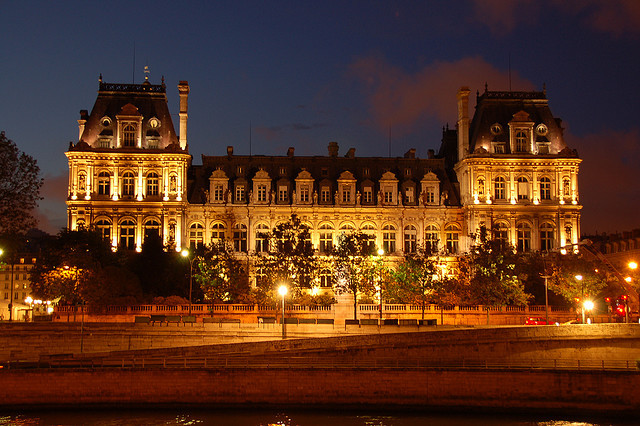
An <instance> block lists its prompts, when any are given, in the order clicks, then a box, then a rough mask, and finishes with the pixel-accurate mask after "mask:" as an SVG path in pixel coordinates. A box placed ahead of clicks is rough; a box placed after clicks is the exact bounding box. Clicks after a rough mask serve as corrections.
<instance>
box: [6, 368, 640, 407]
mask: <svg viewBox="0 0 640 426" xmlns="http://www.w3.org/2000/svg"><path fill="white" fill-rule="evenodd" d="M0 384H1V385H0V407H6V408H11V409H16V408H38V409H44V408H53V407H55V408H61V407H83V408H90V407H92V406H118V407H126V406H133V407H140V406H149V405H151V406H169V405H172V404H176V405H180V406H185V405H193V406H204V405H206V406H207V407H215V406H217V405H219V406H224V407H228V406H234V405H237V406H243V405H246V406H251V407H257V406H270V407H274V406H304V407H307V408H308V407H322V406H327V407H331V408H332V409H336V408H340V407H351V408H360V407H362V408H364V407H377V408H380V407H396V408H403V409H404V408H416V409H431V408H455V407H466V408H471V409H481V410H492V411H502V410H504V411H512V410H529V411H534V410H541V409H543V410H545V412H547V413H550V412H553V411H554V410H557V411H558V412H563V413H567V412H571V411H573V412H576V413H581V414H584V413H603V412H606V413H609V414H614V413H618V414H628V415H635V414H637V412H638V410H640V399H639V398H638V397H637V389H638V388H640V373H638V372H633V371H630V372H623V371H620V372H618V371H606V372H605V371H555V370H524V371H515V370H514V371H511V370H502V369H500V370H498V369H489V370H464V369H457V370H456V369H447V370H444V369H406V368H402V369H374V368H351V369H343V368H338V369H333V368H332V369H322V368H315V369H314V368H282V369H278V368H272V369H268V368H262V369H251V368H247V369H234V368H229V369H204V368H202V369H187V370H185V369H113V370H106V369H105V370H100V369H96V370H31V371H30V370H3V371H0Z"/></svg>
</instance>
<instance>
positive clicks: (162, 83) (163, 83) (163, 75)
mask: <svg viewBox="0 0 640 426" xmlns="http://www.w3.org/2000/svg"><path fill="white" fill-rule="evenodd" d="M162 85H163V86H164V75H163V76H162Z"/></svg>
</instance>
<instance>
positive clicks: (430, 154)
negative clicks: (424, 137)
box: [427, 149, 436, 159]
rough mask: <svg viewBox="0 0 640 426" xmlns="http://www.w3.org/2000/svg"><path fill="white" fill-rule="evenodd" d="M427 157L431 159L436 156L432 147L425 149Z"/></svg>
mask: <svg viewBox="0 0 640 426" xmlns="http://www.w3.org/2000/svg"><path fill="white" fill-rule="evenodd" d="M427 158H429V159H433V158H436V152H435V151H434V150H433V149H430V150H428V151H427Z"/></svg>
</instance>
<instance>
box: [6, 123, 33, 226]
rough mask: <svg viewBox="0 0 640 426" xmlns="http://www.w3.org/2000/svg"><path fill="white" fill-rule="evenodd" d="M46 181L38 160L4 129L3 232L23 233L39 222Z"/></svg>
mask: <svg viewBox="0 0 640 426" xmlns="http://www.w3.org/2000/svg"><path fill="white" fill-rule="evenodd" d="M42 183H43V180H42V178H40V168H39V167H38V164H37V162H36V160H35V159H34V158H33V157H31V156H29V155H27V154H25V153H24V152H21V151H20V150H19V149H18V147H17V146H16V144H15V143H14V142H13V141H11V140H10V139H8V138H7V137H6V136H5V134H4V132H0V235H7V234H8V235H14V234H16V235H22V234H24V233H26V232H27V231H28V230H29V229H31V228H33V227H35V226H36V219H35V218H34V216H33V210H34V209H35V208H36V207H37V205H38V200H41V199H42V197H40V187H41V186H42Z"/></svg>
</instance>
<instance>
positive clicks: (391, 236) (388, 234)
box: [382, 225, 396, 254]
mask: <svg viewBox="0 0 640 426" xmlns="http://www.w3.org/2000/svg"><path fill="white" fill-rule="evenodd" d="M382 249H383V250H384V252H385V253H386V254H391V253H395V251H396V227H395V226H393V225H385V226H383V227H382Z"/></svg>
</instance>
